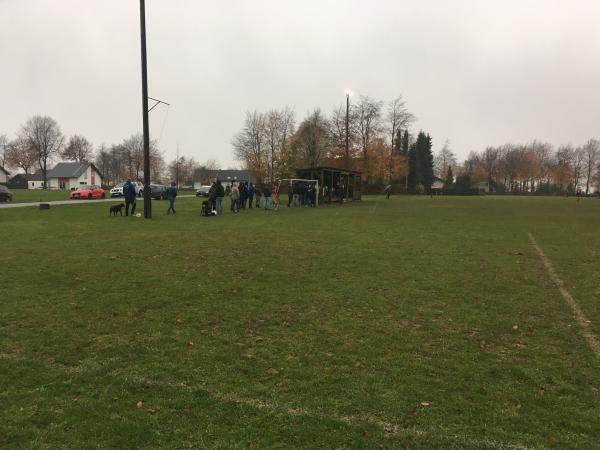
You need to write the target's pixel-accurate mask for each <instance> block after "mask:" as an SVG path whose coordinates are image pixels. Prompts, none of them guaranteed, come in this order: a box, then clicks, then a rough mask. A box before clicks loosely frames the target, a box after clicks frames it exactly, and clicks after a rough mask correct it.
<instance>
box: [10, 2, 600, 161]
mask: <svg viewBox="0 0 600 450" xmlns="http://www.w3.org/2000/svg"><path fill="white" fill-rule="evenodd" d="M146 3H147V6H146V7H147V27H148V58H149V86H150V96H152V97H157V98H160V99H164V100H166V101H168V102H170V103H171V104H172V106H171V108H170V109H169V111H168V114H167V110H166V109H165V108H161V107H159V108H157V109H156V110H155V111H153V112H152V113H151V133H152V134H153V136H154V137H156V138H160V145H161V148H162V149H163V150H164V151H165V156H166V158H167V159H171V158H172V157H173V156H174V155H175V149H176V146H177V144H179V146H180V148H181V152H182V153H183V154H186V155H188V156H193V157H194V158H196V159H197V160H198V161H200V162H202V161H205V160H207V159H209V158H214V159H217V160H218V161H219V162H220V163H221V164H222V165H223V166H224V167H227V166H230V165H233V164H237V163H236V162H235V161H234V159H233V156H232V150H231V143H230V141H231V137H232V136H233V134H234V133H235V132H236V131H238V130H239V129H240V128H241V126H242V124H243V119H244V112H245V110H254V109H257V110H263V111H264V110H267V109H269V108H280V107H283V106H285V105H290V106H292V107H294V108H295V110H296V115H297V119H298V121H300V120H301V119H302V118H303V117H304V116H305V115H306V114H307V112H308V111H310V110H312V109H314V108H315V107H321V108H322V109H323V111H324V112H326V113H327V114H329V113H330V112H331V110H332V109H333V108H334V107H336V106H337V105H339V104H340V103H341V102H342V101H344V91H345V89H346V88H351V89H352V90H353V91H354V92H355V93H360V94H366V95H369V96H372V97H375V98H378V99H381V100H390V99H392V98H394V97H395V96H397V95H399V94H402V95H403V96H404V98H405V100H406V102H407V106H408V107H409V109H410V110H411V111H412V112H413V113H414V114H416V115H417V116H418V121H417V123H416V124H415V129H417V130H418V129H424V130H426V131H428V132H429V133H431V135H432V137H433V138H434V146H435V149H439V148H440V147H441V146H442V145H443V143H444V141H445V140H446V139H449V140H450V142H451V148H452V149H453V150H454V151H455V152H456V153H457V154H458V155H459V157H461V158H462V157H465V156H466V155H467V154H468V152H469V151H470V150H482V149H483V148H485V146H486V145H498V144H502V143H504V142H506V141H512V142H523V141H528V140H531V139H542V140H547V141H549V142H552V143H554V144H560V143H569V142H571V143H573V144H579V143H583V142H584V141H585V140H587V139H588V138H590V137H592V136H596V137H600V1H598V0H518V1H517V0H502V1H500V0H494V1H491V0H429V1H427V0H403V1H400V0H370V1H366V0H362V1H358V0H345V1H342V0H335V1H334V0H302V1H291V0H221V1H200V0H195V1H192V0H147V1H146ZM0 55H1V58H2V70H0V89H1V91H0V92H1V93H2V95H1V96H0V97H1V98H0V101H1V102H2V103H1V105H2V107H1V108H0V134H2V133H7V134H8V135H9V137H13V136H14V135H15V133H16V132H17V131H18V129H19V126H20V124H22V123H24V122H25V121H26V120H27V118H28V117H29V116H31V115H34V114H44V115H50V116H52V117H54V118H55V119H56V120H57V121H58V122H59V124H60V126H61V128H62V130H63V132H64V133H65V134H73V133H80V134H83V135H85V136H86V137H88V138H89V139H90V140H92V141H93V142H94V144H96V145H98V144H100V143H102V142H105V143H106V144H112V143H118V142H120V141H121V140H122V139H123V138H125V137H128V136H129V135H131V134H132V133H136V132H139V131H141V101H140V100H141V82H140V53H139V2H138V1H137V0H0Z"/></svg>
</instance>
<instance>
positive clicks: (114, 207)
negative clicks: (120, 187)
mask: <svg viewBox="0 0 600 450" xmlns="http://www.w3.org/2000/svg"><path fill="white" fill-rule="evenodd" d="M123 208H125V204H124V203H119V204H118V205H112V206H111V207H110V212H109V213H108V215H109V216H112V215H113V214H114V215H115V217H117V213H119V214H121V215H123Z"/></svg>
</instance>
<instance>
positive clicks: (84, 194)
mask: <svg viewBox="0 0 600 450" xmlns="http://www.w3.org/2000/svg"><path fill="white" fill-rule="evenodd" d="M105 196H106V194H105V193H104V189H102V188H101V187H100V186H95V185H85V186H79V188H78V189H77V190H75V191H72V192H71V195H70V196H69V197H70V198H71V200H81V199H86V198H87V199H88V200H93V199H99V198H104V197H105Z"/></svg>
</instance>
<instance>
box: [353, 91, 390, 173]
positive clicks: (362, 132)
mask: <svg viewBox="0 0 600 450" xmlns="http://www.w3.org/2000/svg"><path fill="white" fill-rule="evenodd" d="M382 107H383V102H381V101H377V100H373V99H372V98H370V97H367V96H364V95H361V96H360V102H359V103H358V105H356V107H355V109H354V116H355V119H354V122H355V124H356V131H357V134H358V137H359V138H360V143H361V151H362V157H363V164H364V168H363V170H364V171H365V172H366V173H367V174H369V173H370V170H369V164H370V161H369V150H370V148H371V145H372V144H373V141H374V139H375V138H376V137H378V136H379V134H380V133H381V131H382V125H381V109H382ZM368 178H369V175H367V183H368V182H369V180H368Z"/></svg>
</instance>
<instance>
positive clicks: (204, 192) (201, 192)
mask: <svg viewBox="0 0 600 450" xmlns="http://www.w3.org/2000/svg"><path fill="white" fill-rule="evenodd" d="M210 188H211V187H210V186H200V189H197V190H196V197H208V191H210Z"/></svg>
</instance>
